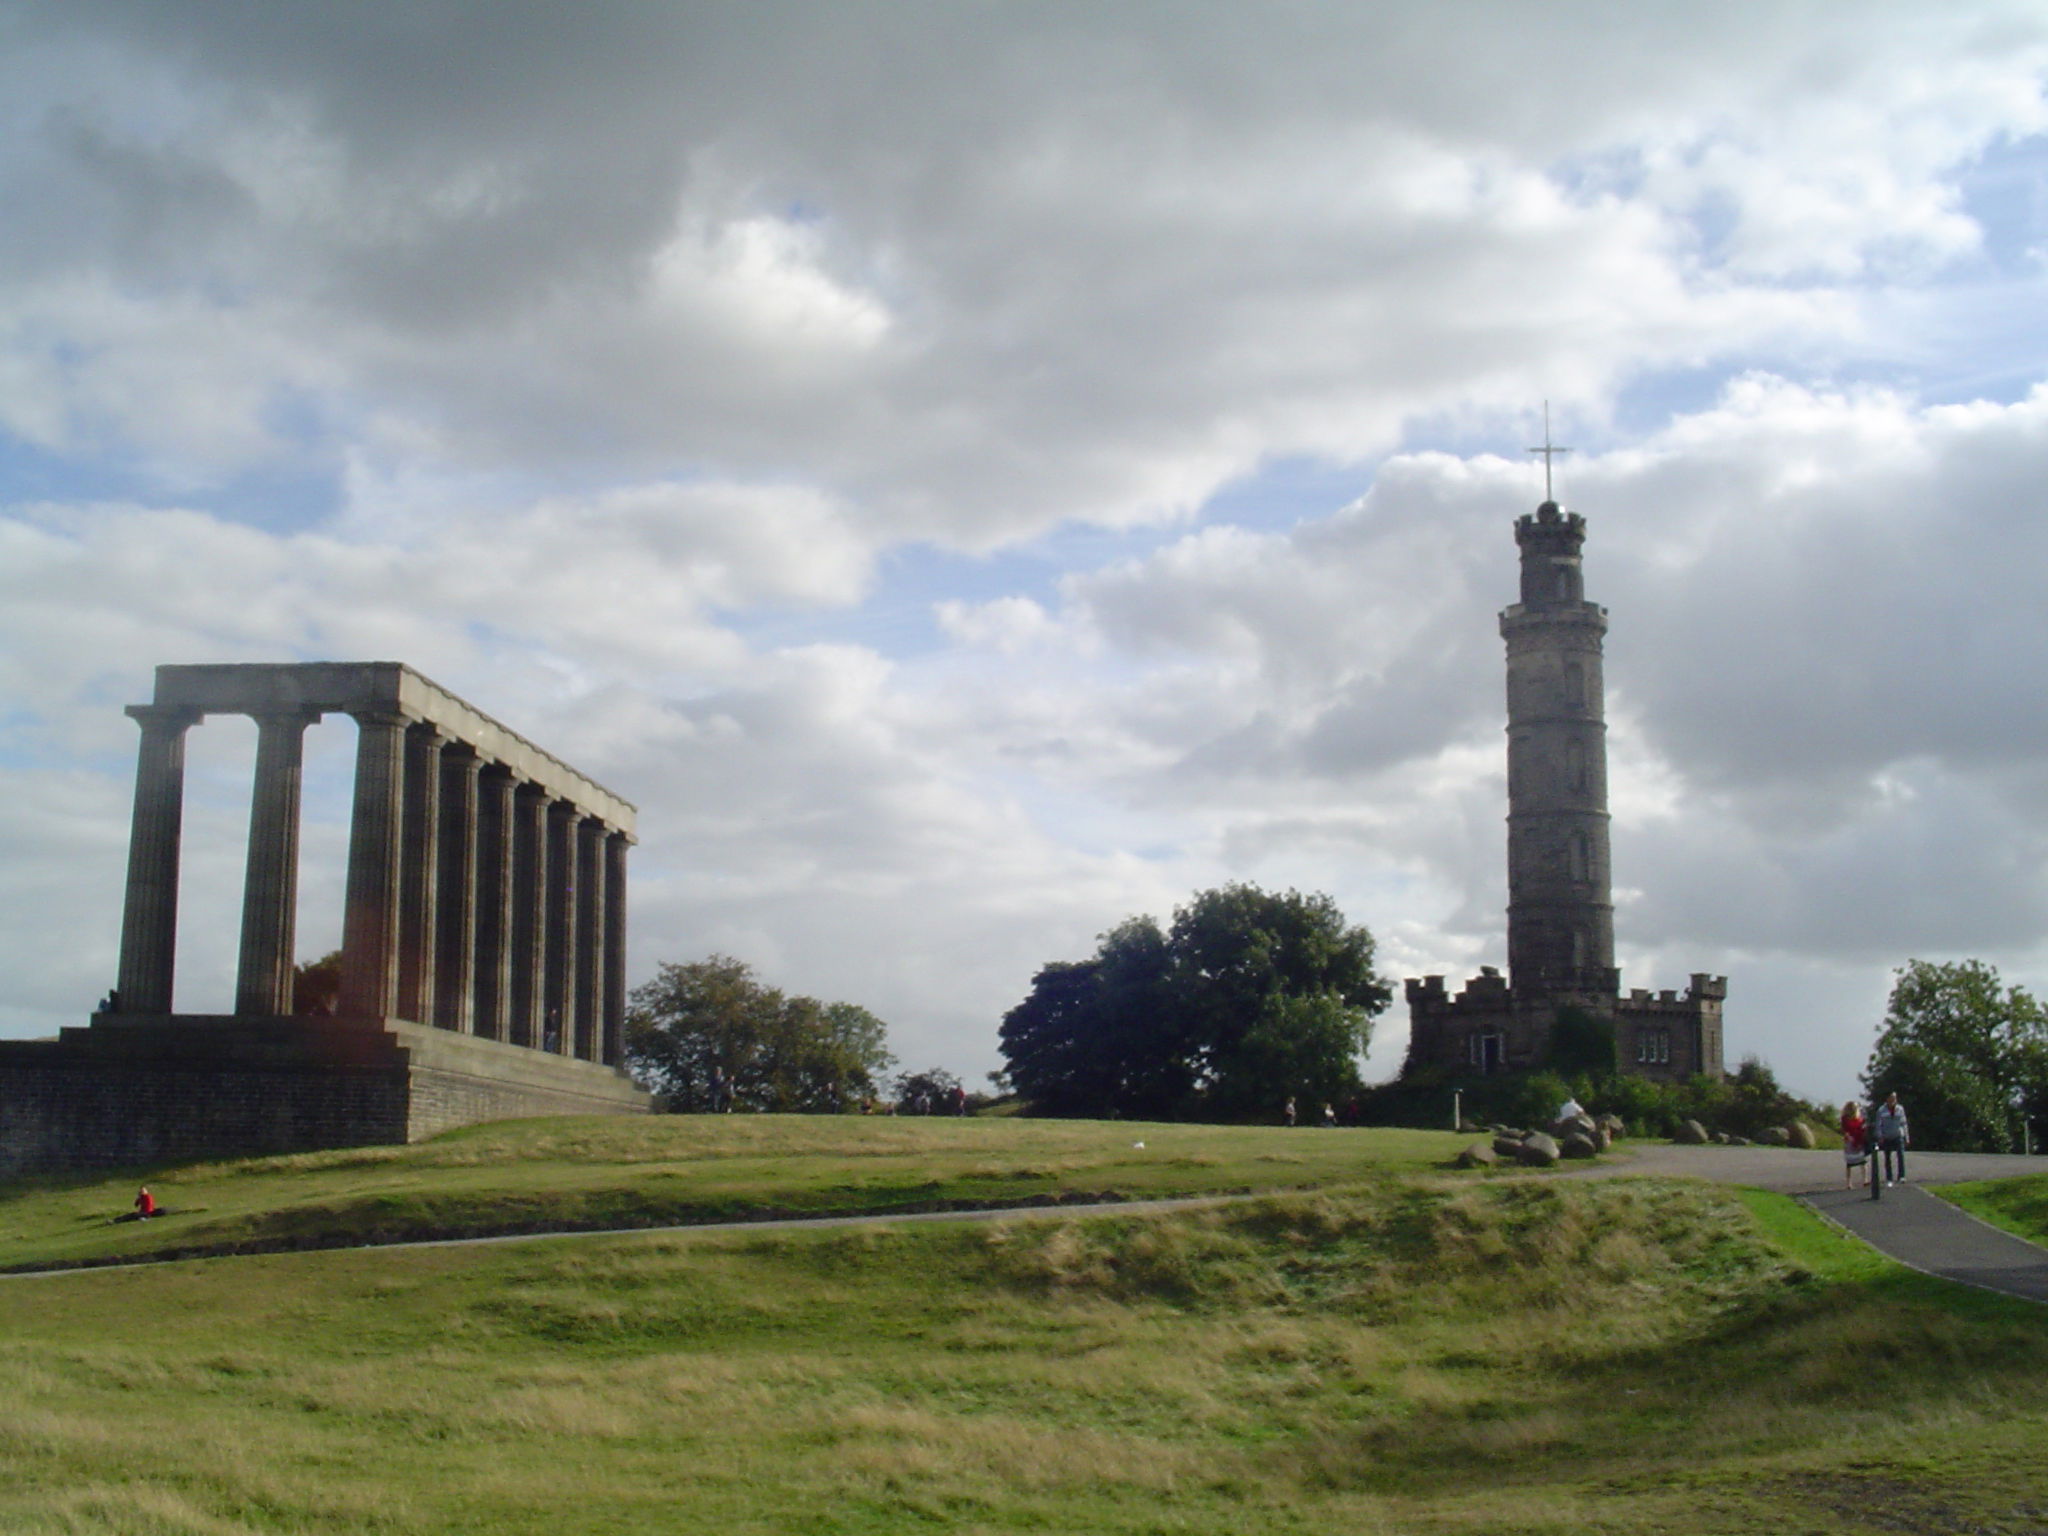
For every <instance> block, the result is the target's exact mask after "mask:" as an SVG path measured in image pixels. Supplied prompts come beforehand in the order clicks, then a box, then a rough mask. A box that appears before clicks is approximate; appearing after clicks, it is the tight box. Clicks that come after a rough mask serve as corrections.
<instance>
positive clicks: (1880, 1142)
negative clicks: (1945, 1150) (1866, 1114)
mask: <svg viewBox="0 0 2048 1536" xmlns="http://www.w3.org/2000/svg"><path fill="white" fill-rule="evenodd" d="M1911 1140H1912V1136H1911V1134H1910V1133H1909V1132H1908V1130H1907V1128H1906V1106H1905V1105H1903V1104H1901V1103H1900V1102H1899V1096H1898V1095H1897V1094H1896V1093H1891V1094H1886V1095H1885V1101H1884V1102H1883V1103H1882V1104H1880V1105H1878V1106H1877V1108H1876V1109H1875V1110H1874V1111H1873V1112H1872V1113H1871V1116H1870V1119H1869V1121H1868V1122H1866V1121H1865V1120H1864V1118H1863V1114H1862V1111H1861V1110H1860V1109H1859V1108H1858V1106H1857V1103H1856V1101H1855V1100H1854V1099H1851V1100H1850V1101H1849V1102H1848V1103H1846V1104H1844V1105H1843V1106H1842V1188H1844V1189H1853V1188H1855V1187H1856V1170H1857V1169H1858V1168H1861V1169H1862V1170H1863V1182H1864V1184H1865V1185H1868V1184H1869V1183H1870V1181H1871V1179H1873V1178H1882V1179H1883V1180H1884V1182H1885V1183H1886V1184H1887V1185H1894V1184H1898V1183H1901V1182H1902V1181H1903V1180H1904V1179H1905V1177H1906V1147H1907V1145H1908V1143H1910V1142H1911ZM1880 1157H1882V1159H1883V1166H1882V1167H1881V1168H1880V1167H1879V1158H1880Z"/></svg>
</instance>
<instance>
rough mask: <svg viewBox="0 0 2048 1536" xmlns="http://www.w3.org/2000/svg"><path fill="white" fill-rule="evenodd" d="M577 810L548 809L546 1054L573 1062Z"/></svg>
mask: <svg viewBox="0 0 2048 1536" xmlns="http://www.w3.org/2000/svg"><path fill="white" fill-rule="evenodd" d="M576 814H577V813H576V807H575V806H573V805H570V804H569V803H568V802H567V801H565V800H557V801H555V802H553V803H552V804H550V805H549V806H548V885H547V892H548V906H547V986H546V988H545V989H544V990H543V993H542V996H543V998H544V999H545V1007H544V1010H543V1012H542V1019H543V1022H544V1029H545V1033H544V1034H543V1035H542V1037H541V1049H542V1050H545V1051H555V1052H557V1053H559V1054H561V1055H563V1056H572V1055H574V1054H575V1051H574V1050H573V1049H572V1046H573V1037H574V1034H575V1027H576V1019H575V1008H576V944H575V927H576V835H575V834H576Z"/></svg>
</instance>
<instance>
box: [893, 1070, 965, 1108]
mask: <svg viewBox="0 0 2048 1536" xmlns="http://www.w3.org/2000/svg"><path fill="white" fill-rule="evenodd" d="M889 1090H890V1094H891V1096H892V1098H893V1100H894V1102H895V1104H896V1110H897V1113H898V1114H906V1115H950V1114H952V1113H953V1110H954V1105H955V1103H956V1102H957V1101H956V1099H955V1097H954V1095H955V1094H964V1091H965V1090H964V1085H963V1084H962V1083H961V1081H960V1079H959V1078H958V1077H956V1076H954V1075H953V1074H952V1073H951V1072H948V1071H947V1070H946V1069H945V1068H944V1067H926V1068H925V1069H924V1070H923V1071H922V1072H899V1073H897V1074H896V1080H895V1082H893V1083H891V1084H890V1085H889Z"/></svg>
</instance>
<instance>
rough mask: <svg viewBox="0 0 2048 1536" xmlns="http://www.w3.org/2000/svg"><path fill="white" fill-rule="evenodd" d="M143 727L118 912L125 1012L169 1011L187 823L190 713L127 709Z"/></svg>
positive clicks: (118, 985) (119, 979)
mask: <svg viewBox="0 0 2048 1536" xmlns="http://www.w3.org/2000/svg"><path fill="white" fill-rule="evenodd" d="M128 714H129V716H130V717H131V718H132V719H133V720H134V721H135V723H136V724H137V725H139V726H141V727H142V744H141V747H140V748H139V750H138V751H137V754H136V759H135V815H134V820H133V821H132V822H131V823H130V828H129V833H128V893H127V896H126V898H125V900H124V902H123V904H122V909H121V963H120V969H119V970H118V971H116V973H115V990H116V991H117V992H119V994H120V997H119V1003H120V1008H119V1010H118V1011H120V1012H122V1013H169V1012H170V1011H171V973H172V971H173V969H174V967H175V966H176V963H177V954H178V841H179V837H180V835H181V828H182V826H183V823H184V817H185V732H186V731H187V730H189V729H190V728H191V727H192V725H193V723H194V722H195V721H197V720H198V719H199V712H198V711H197V710H192V709H170V708H163V707H159V706H157V705H154V704H131V705H129V706H128Z"/></svg>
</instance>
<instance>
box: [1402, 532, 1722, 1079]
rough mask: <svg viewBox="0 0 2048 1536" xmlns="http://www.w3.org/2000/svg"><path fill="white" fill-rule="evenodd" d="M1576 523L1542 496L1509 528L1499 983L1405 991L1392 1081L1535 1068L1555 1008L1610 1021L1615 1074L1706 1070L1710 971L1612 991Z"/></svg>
mask: <svg viewBox="0 0 2048 1536" xmlns="http://www.w3.org/2000/svg"><path fill="white" fill-rule="evenodd" d="M1585 537H1586V522H1585V519H1584V518H1582V517H1580V516H1578V515H1577V514H1576V513H1566V512H1563V511H1560V510H1559V508H1558V505H1557V503H1556V502H1554V501H1546V502H1544V503H1543V504H1542V506H1540V507H1538V508H1537V509H1536V512H1535V514H1534V515H1533V516H1525V517H1522V518H1520V519H1519V520H1517V522H1516V524H1515V542H1516V543H1517V544H1519V545H1520V546H1521V551H1522V593H1521V598H1522V600H1521V601H1520V602H1518V603H1516V604H1514V605H1513V606H1511V607H1509V608H1508V609H1507V610H1506V611H1504V612H1503V613H1502V614H1501V616H1500V632H1501V636H1502V638H1503V639H1505V640H1506V641H1507V653H1508V974H1507V975H1506V976H1502V975H1501V974H1500V972H1499V971H1497V970H1496V969H1495V968H1494V967H1492V966H1485V967H1482V968H1481V972H1480V974H1479V975H1478V976H1476V977H1474V978H1472V980H1470V981H1468V982H1466V983H1465V987H1464V990H1463V991H1461V992H1458V993H1456V994H1455V995H1454V994H1452V993H1451V992H1449V991H1448V990H1447V989H1446V988H1445V986H1444V978H1443V977H1441V976H1424V977H1420V978H1411V979H1410V980H1409V982H1408V985H1407V991H1408V1014H1409V1018H1410V1021H1411V1034H1410V1038H1409V1045H1408V1063H1407V1066H1406V1067H1405V1068H1404V1069H1403V1070H1404V1075H1408V1074H1413V1073H1415V1072H1417V1071H1419V1070H1423V1069H1437V1070H1443V1071H1449V1072H1453V1073H1462V1072H1473V1073H1491V1072H1521V1071H1530V1070H1533V1069H1536V1068H1540V1067H1542V1066H1544V1065H1546V1064H1547V1062H1548V1060H1549V1052H1550V1041H1551V1033H1552V1030H1553V1028H1554V1026H1555V1025H1556V1023H1557V1020H1558V1017H1559V1015H1560V1014H1561V1013H1563V1012H1565V1011H1566V1010H1573V1009H1575V1010H1578V1011H1579V1012H1581V1013H1583V1014H1586V1015H1589V1016H1591V1017H1592V1018H1595V1019H1598V1020H1602V1021H1606V1022H1608V1023H1611V1024H1612V1026H1613V1029H1614V1035H1615V1049H1616V1055H1617V1057H1618V1059H1619V1065H1620V1067H1621V1070H1623V1071H1624V1072H1629V1073H1634V1074H1637V1075H1640V1076H1644V1077H1654V1078H1668V1079H1679V1078H1686V1077H1692V1076H1695V1075H1698V1074H1705V1075H1707V1076H1709V1077H1719V1076H1721V1072H1722V1067H1721V1005H1722V1001H1723V999H1725V998H1726V997H1727V995H1728V983H1727V980H1726V978H1725V977H1720V976H1708V975H1704V974H1695V975H1694V976H1693V978H1692V984H1691V985H1690V986H1689V987H1688V988H1687V989H1686V990H1685V992H1684V993H1683V994H1681V993H1678V992H1675V991H1667V992H1648V991H1644V990H1642V989H1640V988H1638V989H1637V990H1635V991H1632V992H1629V993H1627V994H1626V995H1624V994H1623V993H1622V991H1621V972H1620V971H1619V970H1617V969H1616V968H1615V964H1614V900H1613V878H1612V873H1611V867H1610V864H1609V861H1608V815H1607V720H1606V705H1605V685H1604V682H1603V679H1602V675H1601V643H1602V640H1603V637H1604V636H1605V635H1606V633H1607V610H1606V609H1604V608H1602V607H1600V606H1599V605H1598V604H1597V603H1589V602H1587V601H1586V594H1585V581H1584V573H1583V568H1582V565H1581V561H1580V550H1581V547H1582V546H1583V545H1584V543H1585Z"/></svg>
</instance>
